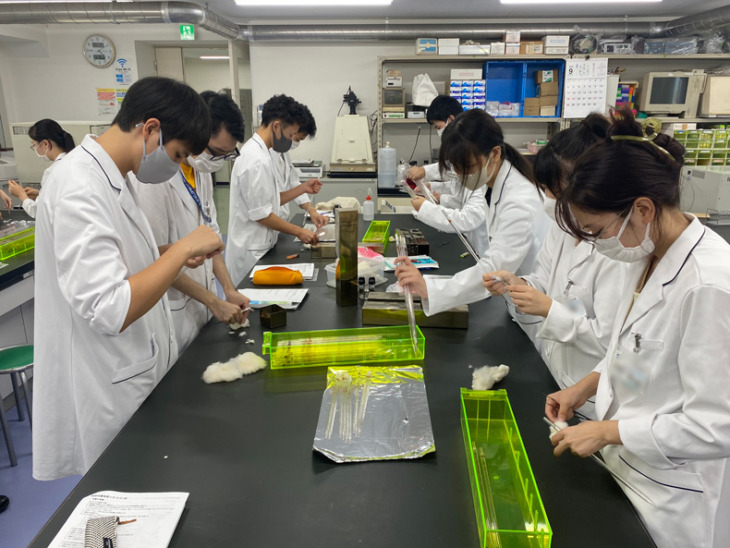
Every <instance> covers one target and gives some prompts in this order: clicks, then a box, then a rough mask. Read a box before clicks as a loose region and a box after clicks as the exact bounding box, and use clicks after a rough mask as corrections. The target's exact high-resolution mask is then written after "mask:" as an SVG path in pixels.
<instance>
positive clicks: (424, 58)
mask: <svg viewBox="0 0 730 548" xmlns="http://www.w3.org/2000/svg"><path fill="white" fill-rule="evenodd" d="M585 57H599V58H603V57H607V58H609V59H654V60H657V61H659V60H663V59H706V60H713V59H730V53H697V54H694V55H675V54H658V53H638V54H635V55H611V54H606V53H591V54H588V55H584V54H579V53H576V54H573V55H541V54H532V55H404V56H401V57H381V58H380V61H381V62H383V63H411V62H425V63H428V62H437V61H501V60H503V59H504V60H511V59H519V60H535V61H539V60H541V59H565V60H567V59H583V58H585Z"/></svg>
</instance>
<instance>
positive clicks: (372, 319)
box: [362, 290, 469, 329]
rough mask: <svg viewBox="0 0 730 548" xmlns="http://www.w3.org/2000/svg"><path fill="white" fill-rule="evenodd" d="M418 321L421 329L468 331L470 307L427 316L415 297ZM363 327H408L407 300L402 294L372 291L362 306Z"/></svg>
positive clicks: (462, 306)
mask: <svg viewBox="0 0 730 548" xmlns="http://www.w3.org/2000/svg"><path fill="white" fill-rule="evenodd" d="M413 307H414V310H415V313H416V320H417V323H418V325H419V326H421V327H448V328H455V329H467V328H468V327H469V306H468V305H465V304H464V305H460V306H455V307H454V308H450V309H449V310H444V311H443V312H439V313H438V314H433V315H431V316H426V313H425V312H424V311H423V305H422V303H421V298H420V297H419V296H417V295H413ZM362 323H363V325H406V324H407V323H408V310H407V309H406V299H405V296H404V295H401V294H400V293H392V292H385V291H372V290H371V291H370V292H369V293H368V295H367V296H366V297H365V302H363V305H362Z"/></svg>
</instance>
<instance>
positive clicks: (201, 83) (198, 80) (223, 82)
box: [183, 57, 251, 93]
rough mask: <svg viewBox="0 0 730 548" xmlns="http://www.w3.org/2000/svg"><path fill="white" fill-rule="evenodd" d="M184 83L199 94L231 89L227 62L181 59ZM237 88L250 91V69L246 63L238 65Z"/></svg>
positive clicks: (191, 58)
mask: <svg viewBox="0 0 730 548" xmlns="http://www.w3.org/2000/svg"><path fill="white" fill-rule="evenodd" d="M183 66H184V67H185V82H186V83H187V84H188V85H189V86H190V87H191V88H193V89H194V90H195V91H197V92H198V93H200V92H201V91H206V90H212V91H220V90H222V89H223V88H230V87H231V76H230V71H229V70H228V61H217V60H216V61H207V60H203V59H198V58H194V57H183ZM238 86H239V88H241V89H251V68H250V65H249V64H248V62H246V63H239V64H238Z"/></svg>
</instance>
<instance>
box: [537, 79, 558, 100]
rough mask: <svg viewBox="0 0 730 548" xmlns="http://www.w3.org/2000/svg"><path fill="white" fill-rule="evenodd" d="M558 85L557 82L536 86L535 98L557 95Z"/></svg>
mask: <svg viewBox="0 0 730 548" xmlns="http://www.w3.org/2000/svg"><path fill="white" fill-rule="evenodd" d="M558 90H559V88H558V83H557V82H543V83H542V84H538V85H537V96H538V97H545V96H547V95H557V94H558Z"/></svg>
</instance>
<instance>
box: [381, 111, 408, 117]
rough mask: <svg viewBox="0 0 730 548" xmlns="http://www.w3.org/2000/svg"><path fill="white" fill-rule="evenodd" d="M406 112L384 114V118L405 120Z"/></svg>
mask: <svg viewBox="0 0 730 548" xmlns="http://www.w3.org/2000/svg"><path fill="white" fill-rule="evenodd" d="M405 117H406V113H405V112H384V113H383V118H405Z"/></svg>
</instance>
